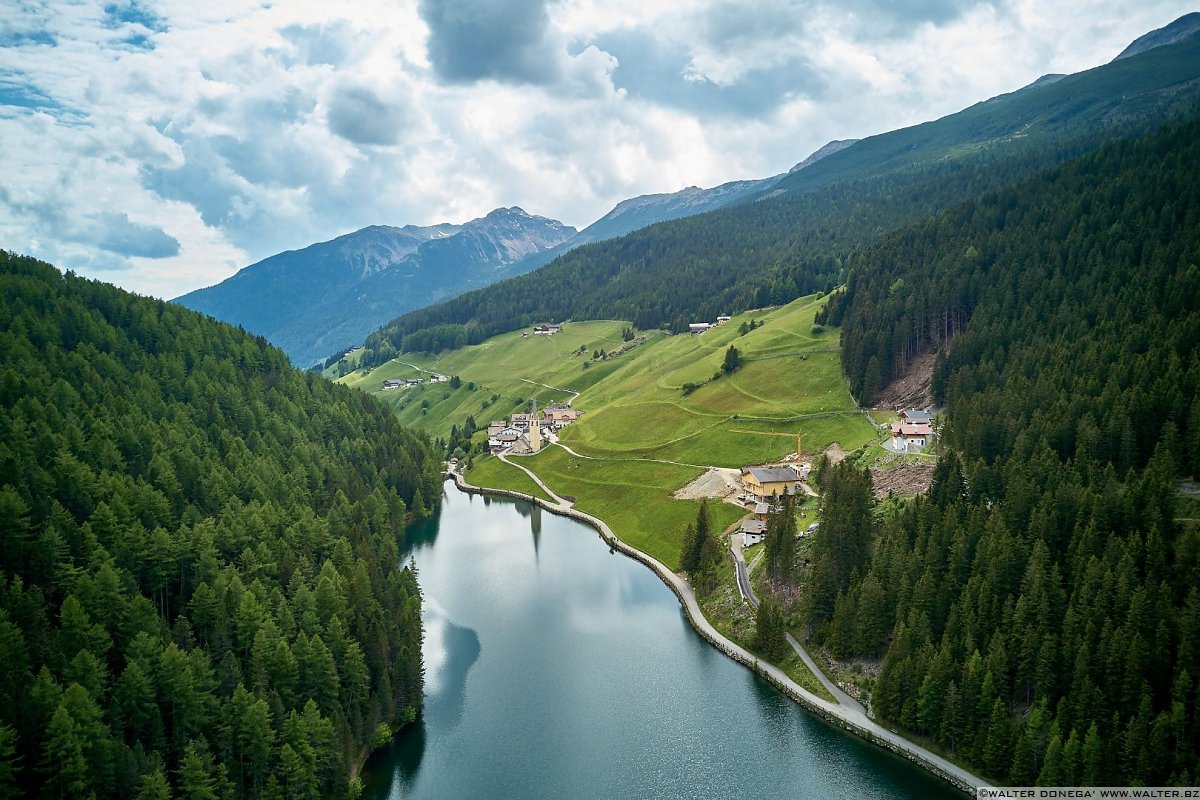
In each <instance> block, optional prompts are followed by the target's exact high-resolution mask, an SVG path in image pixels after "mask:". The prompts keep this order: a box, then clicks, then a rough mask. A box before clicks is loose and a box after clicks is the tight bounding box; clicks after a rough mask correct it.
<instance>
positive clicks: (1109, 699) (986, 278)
mask: <svg viewBox="0 0 1200 800" xmlns="http://www.w3.org/2000/svg"><path fill="white" fill-rule="evenodd" d="M827 317H828V320H829V321H830V322H833V323H835V324H841V325H843V333H842V335H843V343H844V351H845V358H846V360H845V365H846V370H847V373H848V376H849V379H850V382H851V384H852V386H853V387H854V390H855V391H856V392H857V393H858V396H859V398H860V399H861V400H863V401H869V400H870V397H871V395H872V394H873V392H874V391H875V390H876V389H878V388H879V387H880V386H882V385H883V384H884V383H885V382H886V381H887V380H888V379H889V378H890V377H891V376H893V375H896V374H899V373H900V372H902V371H903V370H904V369H905V367H906V364H907V362H908V361H909V360H910V359H911V358H912V357H913V356H914V355H915V354H917V353H920V352H928V351H929V350H931V349H934V348H936V349H937V351H938V354H939V355H938V360H937V366H936V371H935V377H934V391H935V397H936V400H937V402H938V403H944V406H945V411H946V420H947V421H946V422H945V424H944V427H943V428H942V430H941V440H942V454H941V457H940V460H939V464H938V467H937V471H936V474H935V478H934V484H933V488H932V490H931V492H930V496H929V497H928V498H920V499H918V500H917V501H915V502H913V503H911V504H909V505H907V506H905V507H904V508H903V509H902V510H900V511H898V512H896V513H894V514H892V515H890V516H888V517H887V518H886V520H885V521H884V522H883V523H882V524H881V525H879V526H877V527H876V528H875V530H874V531H873V532H870V531H869V532H868V542H869V546H867V547H862V546H857V545H858V544H859V543H861V542H862V541H863V539H862V537H861V536H859V535H855V536H850V537H844V538H845V539H846V541H847V542H850V543H852V544H854V546H844V543H839V542H832V541H830V540H829V537H834V536H835V534H838V532H839V531H840V532H841V533H842V534H844V533H845V530H848V529H849V528H851V527H853V525H852V524H851V525H847V524H846V520H845V519H843V518H842V517H843V516H844V512H845V508H844V507H843V509H842V511H839V510H838V509H835V508H832V507H831V504H827V506H826V509H825V513H826V515H827V516H832V517H833V518H832V519H830V520H829V521H828V523H826V524H823V525H822V527H821V529H820V531H819V533H818V540H817V542H815V543H814V545H817V544H820V545H821V547H819V548H818V549H819V551H820V552H819V555H818V556H817V557H816V558H815V559H814V565H815V566H814V572H813V573H812V575H811V580H810V585H811V587H812V590H811V592H810V595H809V606H808V615H809V616H808V621H809V624H810V626H811V629H812V631H813V634H814V635H815V637H816V638H817V639H818V640H820V641H823V642H825V643H827V644H828V645H829V647H830V649H831V650H832V652H833V653H834V654H835V655H838V656H843V657H865V658H877V657H880V656H882V658H883V662H882V671H881V673H880V675H879V677H878V680H877V683H876V686H875V689H874V694H873V702H874V708H875V711H876V713H877V714H878V715H879V716H880V717H881V718H883V719H886V720H888V721H890V722H892V723H898V724H900V725H902V726H904V727H905V728H907V729H909V730H910V731H915V732H917V733H919V734H922V735H925V736H928V737H930V738H932V739H933V740H934V741H935V742H936V743H937V744H939V745H941V746H943V747H945V748H947V749H948V750H950V751H953V752H954V753H955V754H956V755H957V756H958V757H960V758H962V759H963V760H964V761H966V762H967V763H969V764H971V765H972V766H974V767H976V768H977V769H978V770H979V771H981V772H982V774H984V775H985V776H987V777H990V778H992V779H994V780H997V781H999V782H1000V783H1001V784H1015V785H1029V784H1034V783H1040V784H1043V785H1051V786H1055V785H1057V786H1063V785H1072V784H1080V783H1082V784H1092V785H1097V784H1098V785H1126V784H1142V785H1163V784H1185V785H1192V784H1194V783H1195V782H1196V781H1197V780H1200V709H1198V707H1197V701H1198V692H1200V527H1198V526H1197V523H1196V522H1195V521H1194V520H1192V521H1187V520H1180V519H1177V517H1178V516H1180V515H1179V514H1177V512H1176V510H1175V505H1176V502H1177V481H1178V480H1179V479H1180V478H1181V477H1184V476H1187V475H1189V474H1190V475H1193V476H1194V475H1197V474H1198V473H1200V120H1196V121H1191V122H1187V123H1184V124H1181V125H1176V126H1173V127H1170V128H1166V129H1164V130H1163V131H1161V132H1159V133H1158V134H1156V135H1154V136H1150V137H1147V138H1144V139H1142V140H1138V141H1126V142H1121V143H1115V144H1111V145H1109V146H1106V147H1104V148H1102V149H1101V150H1099V151H1097V152H1095V153H1093V154H1089V155H1086V156H1083V157H1081V158H1079V159H1077V160H1074V161H1072V162H1070V163H1068V164H1064V165H1062V166H1060V167H1058V168H1055V169H1053V170H1050V171H1049V172H1046V173H1045V174H1043V175H1041V176H1039V177H1037V178H1036V179H1034V180H1031V181H1028V182H1026V183H1024V184H1022V185H1019V186H1016V187H1014V188H1011V189H1008V190H1005V191H1001V192H999V193H996V194H992V195H989V196H987V197H985V198H983V199H981V200H979V201H977V202H969V203H967V204H965V205H963V206H961V207H959V208H956V209H954V210H953V211H950V212H947V213H944V214H942V215H940V216H938V217H936V218H934V219H932V220H930V221H928V222H926V223H924V224H921V225H918V226H916V227H913V228H910V229H908V230H905V231H903V232H901V233H898V234H896V235H893V236H890V237H887V238H885V239H883V240H882V241H881V242H880V243H879V244H878V246H876V247H873V248H870V249H869V250H868V251H866V252H865V253H863V254H861V255H860V256H858V257H856V258H855V259H854V260H853V261H852V262H851V264H850V277H849V281H848V285H847V288H846V290H845V292H844V293H839V294H837V295H835V296H834V297H833V298H832V299H831V301H830V303H829V305H828V306H827ZM851 472H852V471H851ZM855 480H856V478H855V477H854V476H853V475H852V474H848V473H845V474H844V473H843V472H841V471H835V472H833V473H832V474H831V475H830V481H831V482H832V483H833V486H832V487H827V488H829V490H830V494H832V495H833V496H839V495H841V496H844V495H845V494H846V493H847V492H848V491H850V489H848V488H847V487H852V485H853V483H854V481H855ZM858 494H859V495H861V494H862V493H861V492H859V493H858ZM868 499H869V498H868ZM864 513H866V512H864V511H862V510H861V509H860V510H859V511H857V512H854V513H853V514H852V516H853V517H854V518H855V519H861V518H862V516H863V514H864ZM839 526H840V527H839ZM871 537H873V538H871Z"/></svg>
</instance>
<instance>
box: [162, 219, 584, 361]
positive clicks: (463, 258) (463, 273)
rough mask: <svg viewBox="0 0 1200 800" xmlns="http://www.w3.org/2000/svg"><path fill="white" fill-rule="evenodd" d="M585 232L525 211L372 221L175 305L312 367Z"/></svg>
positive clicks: (264, 263)
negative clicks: (400, 317) (410, 313)
mask: <svg viewBox="0 0 1200 800" xmlns="http://www.w3.org/2000/svg"><path fill="white" fill-rule="evenodd" d="M575 233H577V231H576V229H575V228H573V227H572V226H569V225H565V224H564V223H562V222H559V221H558V220H552V219H549V218H548V217H542V216H538V215H534V214H529V213H528V212H526V211H525V210H524V209H521V208H519V207H517V206H513V207H510V208H503V207H502V208H497V209H494V210H493V211H491V212H489V213H488V214H486V215H484V216H482V217H479V218H477V219H473V220H469V221H467V222H464V223H461V224H454V223H439V224H435V225H428V226H417V225H405V226H402V227H396V226H391V225H370V226H367V227H365V228H362V229H360V230H357V231H352V232H350V233H346V234H343V235H341V236H338V237H335V238H334V239H330V240H328V241H325V242H317V243H315V244H311V245H309V246H307V247H303V248H300V249H297V250H288V251H285V252H283V253H278V254H276V255H273V256H269V257H268V258H265V259H263V260H261V261H258V262H255V263H254V264H250V265H248V266H246V267H243V268H242V269H241V270H239V271H238V272H237V273H235V274H234V275H233V276H231V277H229V278H227V279H226V280H224V281H221V282H220V283H218V284H216V285H214V286H210V287H206V288H204V289H198V290H196V291H193V292H189V293H187V294H185V295H182V296H180V297H177V298H175V299H174V300H173V302H176V303H179V304H180V305H182V306H185V307H187V308H191V309H194V310H196V311H201V312H204V313H206V314H209V315H210V316H213V317H216V318H218V319H221V320H223V321H226V322H231V323H233V324H237V325H241V326H242V327H244V328H246V329H247V330H249V331H251V332H253V333H257V334H259V335H261V336H263V337H265V338H266V339H268V340H269V341H271V342H272V343H273V344H276V345H278V346H279V347H280V348H282V349H283V350H284V351H285V352H286V353H287V354H288V356H289V357H290V358H291V359H292V360H293V361H294V362H295V363H297V364H301V365H308V364H311V363H314V362H315V361H317V360H318V359H320V358H322V357H323V356H325V355H328V354H329V353H330V352H333V351H335V350H339V349H344V348H345V347H348V346H350V345H353V344H357V343H358V342H360V341H362V339H363V337H365V336H366V335H367V334H368V333H369V332H370V331H372V330H374V329H375V328H376V327H378V326H379V325H380V324H382V323H383V322H386V321H387V320H388V319H391V318H392V317H394V316H396V314H397V313H403V312H404V311H406V310H409V309H412V308H419V307H421V306H423V305H427V304H428V303H431V302H437V301H438V300H440V299H443V298H445V297H447V296H450V295H452V294H456V293H457V292H459V291H465V290H467V289H471V288H478V287H479V286H483V285H487V284H488V283H492V282H494V281H495V280H499V279H502V278H505V277H509V276H511V275H515V274H520V272H519V269H520V268H514V269H512V270H510V269H509V267H512V266H513V265H514V264H516V263H518V262H520V261H522V260H523V259H525V258H526V257H528V256H529V255H531V254H533V253H536V252H539V251H541V250H544V249H548V248H550V247H553V246H554V245H556V244H559V243H560V242H562V241H565V240H566V239H568V238H569V237H570V236H572V235H574V234H575ZM448 279H449V280H448Z"/></svg>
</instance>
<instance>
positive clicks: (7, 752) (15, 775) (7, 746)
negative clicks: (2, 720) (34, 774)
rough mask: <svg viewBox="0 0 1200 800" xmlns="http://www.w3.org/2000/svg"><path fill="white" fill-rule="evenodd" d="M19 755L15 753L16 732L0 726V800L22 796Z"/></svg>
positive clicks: (13, 799) (11, 799) (5, 726)
mask: <svg viewBox="0 0 1200 800" xmlns="http://www.w3.org/2000/svg"><path fill="white" fill-rule="evenodd" d="M20 775H21V755H20V753H18V752H17V732H16V731H15V730H13V729H12V728H10V727H9V726H7V725H3V724H0V800H15V798H17V797H20V796H21V795H22V791H21V785H20V781H19V778H20Z"/></svg>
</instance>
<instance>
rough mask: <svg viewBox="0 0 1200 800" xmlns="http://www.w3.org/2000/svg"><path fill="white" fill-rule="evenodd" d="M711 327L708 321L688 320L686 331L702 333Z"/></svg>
mask: <svg viewBox="0 0 1200 800" xmlns="http://www.w3.org/2000/svg"><path fill="white" fill-rule="evenodd" d="M711 327H712V324H711V323H708V322H689V323H688V333H704V332H705V331H706V330H708V329H709V328H711Z"/></svg>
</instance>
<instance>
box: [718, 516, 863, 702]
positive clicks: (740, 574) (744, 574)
mask: <svg viewBox="0 0 1200 800" xmlns="http://www.w3.org/2000/svg"><path fill="white" fill-rule="evenodd" d="M740 535H741V534H738V533H734V534H733V535H732V536H731V537H730V543H729V552H730V553H732V554H733V566H734V569H735V571H736V572H737V584H738V591H739V592H741V593H742V599H744V600H745V601H746V602H747V603H749V604H750V607H751V608H753V609H755V610H757V609H758V606H759V602H758V598H757V597H755V596H754V588H753V587H752V586H751V585H750V568H749V567H747V566H746V557H745V554H744V553H743V552H742V547H741V545H740V544H739V543H738V537H739V536H740ZM785 636H786V637H787V641H788V644H790V645H791V646H792V649H793V650H795V651H796V655H798V656H800V660H801V661H803V662H804V666H806V667H808V671H809V672H811V673H812V674H813V675H815V676H816V678H817V680H818V681H820V682H821V685H822V686H824V687H825V691H827V692H829V693H830V694H831V695H833V697H834V699H835V700H837V702H838V705H842V706H846V707H847V708H849V709H850V710H851V711H853V712H855V713H858V714H862V715H863V716H864V717H866V716H867V710H866V709H865V708H863V706H862V703H860V702H858V701H857V700H855V699H854V698H853V697H851V696H850V695H848V694H846V693H845V692H844V691H842V689H841V687H839V686H838V685H837V684H836V683H834V682H833V681H831V680H830V679H829V677H828V676H827V675H826V674H825V673H824V672H822V671H821V668H820V667H818V666H817V662H815V661H813V658H812V656H810V655H809V654H808V651H807V650H805V649H804V645H802V644H800V642H798V641H797V640H796V638H795V637H794V636H792V635H791V634H790V633H787V634H785Z"/></svg>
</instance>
